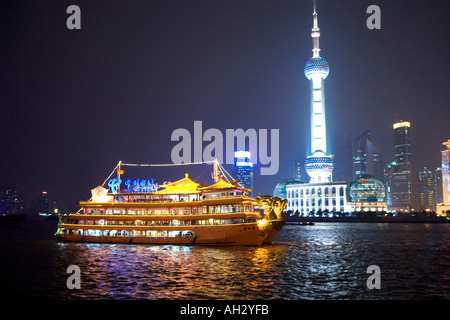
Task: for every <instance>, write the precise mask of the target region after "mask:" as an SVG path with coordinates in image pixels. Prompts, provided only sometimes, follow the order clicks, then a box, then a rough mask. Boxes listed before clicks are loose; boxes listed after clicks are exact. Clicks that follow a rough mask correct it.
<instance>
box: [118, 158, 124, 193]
mask: <svg viewBox="0 0 450 320" xmlns="http://www.w3.org/2000/svg"><path fill="white" fill-rule="evenodd" d="M121 164H122V160H120V161H119V163H118V164H117V180H119V179H120V175H121V174H124V171H123V170H122V169H120V165H121ZM118 191H120V184H119V189H118Z"/></svg>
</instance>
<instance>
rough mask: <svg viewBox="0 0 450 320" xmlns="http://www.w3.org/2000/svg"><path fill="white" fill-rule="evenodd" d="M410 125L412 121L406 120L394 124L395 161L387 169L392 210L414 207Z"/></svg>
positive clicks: (389, 205) (406, 209)
mask: <svg viewBox="0 0 450 320" xmlns="http://www.w3.org/2000/svg"><path fill="white" fill-rule="evenodd" d="M410 127H411V123H410V122H406V121H400V122H397V123H394V125H393V128H394V155H395V161H394V162H392V163H390V165H389V166H388V170H387V180H388V181H387V185H388V192H389V196H388V201H389V202H388V207H389V209H390V210H399V211H403V210H405V211H409V210H411V209H413V191H412V188H413V184H412V165H411V138H410Z"/></svg>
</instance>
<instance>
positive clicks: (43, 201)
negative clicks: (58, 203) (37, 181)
mask: <svg viewBox="0 0 450 320" xmlns="http://www.w3.org/2000/svg"><path fill="white" fill-rule="evenodd" d="M38 213H40V214H49V213H50V200H49V198H48V194H47V191H42V193H41V197H40V198H39V208H38Z"/></svg>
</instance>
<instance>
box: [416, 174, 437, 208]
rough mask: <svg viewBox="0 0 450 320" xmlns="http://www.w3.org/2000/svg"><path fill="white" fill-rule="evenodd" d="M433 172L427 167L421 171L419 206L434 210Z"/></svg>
mask: <svg viewBox="0 0 450 320" xmlns="http://www.w3.org/2000/svg"><path fill="white" fill-rule="evenodd" d="M433 180H434V179H433V173H432V172H431V171H430V170H428V169H427V168H426V167H425V168H423V170H422V171H420V172H419V208H420V210H428V211H434V210H435V209H436V207H435V204H434V181H433Z"/></svg>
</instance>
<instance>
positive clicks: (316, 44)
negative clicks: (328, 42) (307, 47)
mask: <svg viewBox="0 0 450 320" xmlns="http://www.w3.org/2000/svg"><path fill="white" fill-rule="evenodd" d="M311 37H312V38H313V50H312V51H313V58H318V57H320V54H319V52H320V48H319V37H320V29H319V21H318V17H317V10H316V0H313V28H312V30H311Z"/></svg>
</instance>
